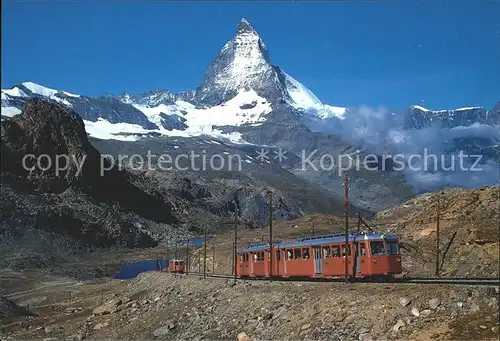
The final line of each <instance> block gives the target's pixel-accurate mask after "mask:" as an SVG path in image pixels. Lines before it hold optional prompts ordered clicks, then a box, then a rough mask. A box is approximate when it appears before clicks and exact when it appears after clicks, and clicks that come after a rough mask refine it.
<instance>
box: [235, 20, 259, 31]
mask: <svg viewBox="0 0 500 341" xmlns="http://www.w3.org/2000/svg"><path fill="white" fill-rule="evenodd" d="M244 32H247V33H249V32H250V33H255V34H257V32H256V31H255V29H254V28H253V26H252V25H251V24H250V23H249V22H248V20H247V19H245V18H241V20H240V22H239V24H238V33H244Z"/></svg>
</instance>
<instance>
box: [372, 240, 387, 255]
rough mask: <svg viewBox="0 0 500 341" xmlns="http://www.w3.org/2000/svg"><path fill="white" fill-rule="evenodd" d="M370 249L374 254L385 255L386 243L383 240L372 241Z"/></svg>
mask: <svg viewBox="0 0 500 341" xmlns="http://www.w3.org/2000/svg"><path fill="white" fill-rule="evenodd" d="M370 250H371V253H372V256H385V255H386V252H385V245H384V242H383V241H382V240H377V241H373V242H370Z"/></svg>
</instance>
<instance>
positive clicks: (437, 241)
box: [436, 198, 441, 276]
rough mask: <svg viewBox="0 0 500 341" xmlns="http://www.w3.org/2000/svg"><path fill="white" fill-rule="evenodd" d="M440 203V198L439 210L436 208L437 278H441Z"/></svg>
mask: <svg viewBox="0 0 500 341" xmlns="http://www.w3.org/2000/svg"><path fill="white" fill-rule="evenodd" d="M440 210H441V207H440V202H439V198H438V200H437V208H436V276H439V253H440V251H439V249H440V248H439V244H440V241H439V214H440Z"/></svg>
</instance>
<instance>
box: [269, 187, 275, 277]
mask: <svg viewBox="0 0 500 341" xmlns="http://www.w3.org/2000/svg"><path fill="white" fill-rule="evenodd" d="M273 258H274V257H273V193H272V192H271V191H269V277H273Z"/></svg>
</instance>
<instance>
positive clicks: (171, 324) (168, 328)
mask: <svg viewBox="0 0 500 341" xmlns="http://www.w3.org/2000/svg"><path fill="white" fill-rule="evenodd" d="M174 328H175V323H174V322H173V321H167V322H166V323H165V325H164V326H163V327H160V328H157V329H155V330H154V331H153V335H154V336H156V337H161V336H163V335H166V334H168V333H169V332H170V331H171V330H172V329H174Z"/></svg>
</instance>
